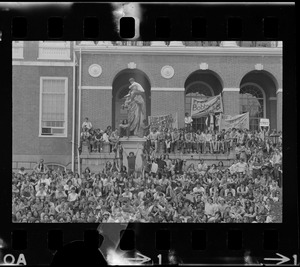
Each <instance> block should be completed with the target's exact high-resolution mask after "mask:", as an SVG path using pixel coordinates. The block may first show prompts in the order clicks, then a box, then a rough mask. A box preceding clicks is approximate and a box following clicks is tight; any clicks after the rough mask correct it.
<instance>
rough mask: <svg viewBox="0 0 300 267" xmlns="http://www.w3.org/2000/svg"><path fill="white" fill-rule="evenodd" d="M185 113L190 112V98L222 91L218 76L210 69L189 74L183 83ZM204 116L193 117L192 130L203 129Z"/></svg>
mask: <svg viewBox="0 0 300 267" xmlns="http://www.w3.org/2000/svg"><path fill="white" fill-rule="evenodd" d="M184 88H185V113H186V112H188V113H189V114H190V113H191V103H192V98H203V97H212V96H215V95H218V94H220V93H221V92H222V89H223V83H222V80H221V78H220V76H219V75H218V74H217V73H215V72H213V71H211V70H197V71H194V72H193V73H191V74H190V75H189V77H188V78H187V79H186V81H185V83H184ZM205 120H206V117H200V118H193V130H195V131H197V130H200V131H204V130H205Z"/></svg>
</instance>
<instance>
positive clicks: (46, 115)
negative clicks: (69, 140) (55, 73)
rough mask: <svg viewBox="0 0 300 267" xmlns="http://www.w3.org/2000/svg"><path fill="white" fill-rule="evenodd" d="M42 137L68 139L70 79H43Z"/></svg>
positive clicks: (41, 87) (41, 104) (41, 92)
mask: <svg viewBox="0 0 300 267" xmlns="http://www.w3.org/2000/svg"><path fill="white" fill-rule="evenodd" d="M40 83H41V84H40V136H55V137H67V104H68V102H67V101H68V78H64V77H41V81H40Z"/></svg>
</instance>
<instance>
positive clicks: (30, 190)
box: [12, 122, 282, 223]
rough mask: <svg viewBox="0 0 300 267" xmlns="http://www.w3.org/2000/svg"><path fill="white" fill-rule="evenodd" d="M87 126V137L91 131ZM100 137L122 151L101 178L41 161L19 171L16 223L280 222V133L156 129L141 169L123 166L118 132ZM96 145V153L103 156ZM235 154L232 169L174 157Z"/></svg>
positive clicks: (15, 191)
mask: <svg viewBox="0 0 300 267" xmlns="http://www.w3.org/2000/svg"><path fill="white" fill-rule="evenodd" d="M86 124H87V127H83V129H84V131H83V132H86V131H87V132H90V131H91V130H92V127H91V125H88V124H89V123H88V122H87V123H86ZM124 124H125V125H126V122H124ZM86 129H88V130H86ZM92 131H93V130H92ZM113 133H115V136H114V135H113ZM97 134H99V136H100V134H101V135H102V136H101V138H103V135H106V136H105V138H107V140H108V143H110V144H111V146H112V148H111V149H112V151H114V152H115V154H116V158H115V160H114V161H113V162H109V161H108V162H107V163H106V165H105V167H104V169H102V170H99V172H97V173H92V172H91V171H90V170H89V168H86V169H85V170H84V172H83V173H82V174H78V173H73V172H72V171H60V170H53V169H49V168H48V167H47V166H46V164H44V162H43V160H41V161H40V162H39V163H38V164H37V165H36V166H35V168H34V169H33V170H32V171H30V172H26V171H25V170H24V168H21V169H20V170H19V171H18V172H17V173H13V175H12V196H13V198H12V218H13V222H199V223H206V222H208V223H241V222H243V223H271V222H281V216H282V148H281V147H282V137H281V133H280V135H279V137H278V138H277V140H276V142H274V141H273V140H272V138H271V137H270V136H271V134H269V133H268V132H263V131H257V132H252V131H249V130H236V129H232V130H228V131H221V132H217V133H215V132H213V131H211V132H206V133H199V132H193V131H192V130H190V131H186V129H181V130H176V129H175V130H169V129H165V130H162V129H158V131H157V130H153V131H151V132H150V133H149V134H148V135H147V137H148V138H147V139H148V141H147V142H146V143H145V145H144V147H143V153H142V160H143V169H142V171H135V170H134V169H133V170H132V169H130V166H128V167H129V168H128V170H127V168H126V166H123V165H122V157H123V156H124V155H123V153H120V152H121V151H122V147H121V145H120V143H119V142H118V137H119V135H118V131H111V129H108V130H107V129H106V131H103V132H101V131H100V130H97V131H96V136H97ZM112 135H113V136H112ZM99 136H98V137H97V139H96V140H98V138H99ZM121 136H122V135H121ZM160 136H161V137H160ZM162 136H164V138H162ZM174 136H175V137H174ZM178 136H179V137H178ZM200 137H201V138H200ZM112 140H114V142H112ZM101 142H102V141H101ZM96 144H98V145H99V147H98V146H97V145H96V146H95V143H92V145H91V149H95V147H96V150H97V149H98V148H99V151H101V143H97V142H96ZM230 150H233V151H234V152H235V154H236V159H235V160H234V162H232V163H231V164H230V165H229V166H224V165H223V162H219V163H218V164H217V165H215V164H212V165H211V166H208V165H207V164H206V163H205V162H204V161H203V160H200V161H199V162H198V164H193V163H187V162H186V160H182V159H179V158H177V159H170V157H171V156H173V157H174V156H176V155H177V156H178V154H173V155H172V154H170V153H172V152H174V153H177V152H178V151H182V152H183V153H189V152H190V153H192V152H194V153H200V154H201V153H206V152H208V153H214V152H215V151H216V152H218V153H220V152H223V153H227V152H228V151H230ZM126 156H127V155H126ZM128 157H135V155H134V153H131V155H128ZM200 158H201V155H200ZM128 162H130V161H129V160H128Z"/></svg>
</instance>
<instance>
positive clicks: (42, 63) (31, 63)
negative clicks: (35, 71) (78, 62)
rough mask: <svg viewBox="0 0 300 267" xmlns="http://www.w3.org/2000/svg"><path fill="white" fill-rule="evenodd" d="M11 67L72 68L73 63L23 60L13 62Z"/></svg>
mask: <svg viewBox="0 0 300 267" xmlns="http://www.w3.org/2000/svg"><path fill="white" fill-rule="evenodd" d="M12 64H13V66H38V67H40V66H47V67H49V66H50V67H51V66H53V67H73V66H74V63H73V62H60V61H25V60H13V61H12Z"/></svg>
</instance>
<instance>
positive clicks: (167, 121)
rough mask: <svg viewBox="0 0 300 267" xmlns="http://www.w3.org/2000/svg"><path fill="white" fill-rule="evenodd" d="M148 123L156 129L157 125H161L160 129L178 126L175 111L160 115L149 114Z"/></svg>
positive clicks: (151, 127)
mask: <svg viewBox="0 0 300 267" xmlns="http://www.w3.org/2000/svg"><path fill="white" fill-rule="evenodd" d="M148 123H149V125H150V129H153V128H156V129H158V128H159V127H161V128H162V129H166V128H168V129H174V128H178V119H177V113H176V114H168V115H160V116H149V117H148Z"/></svg>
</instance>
